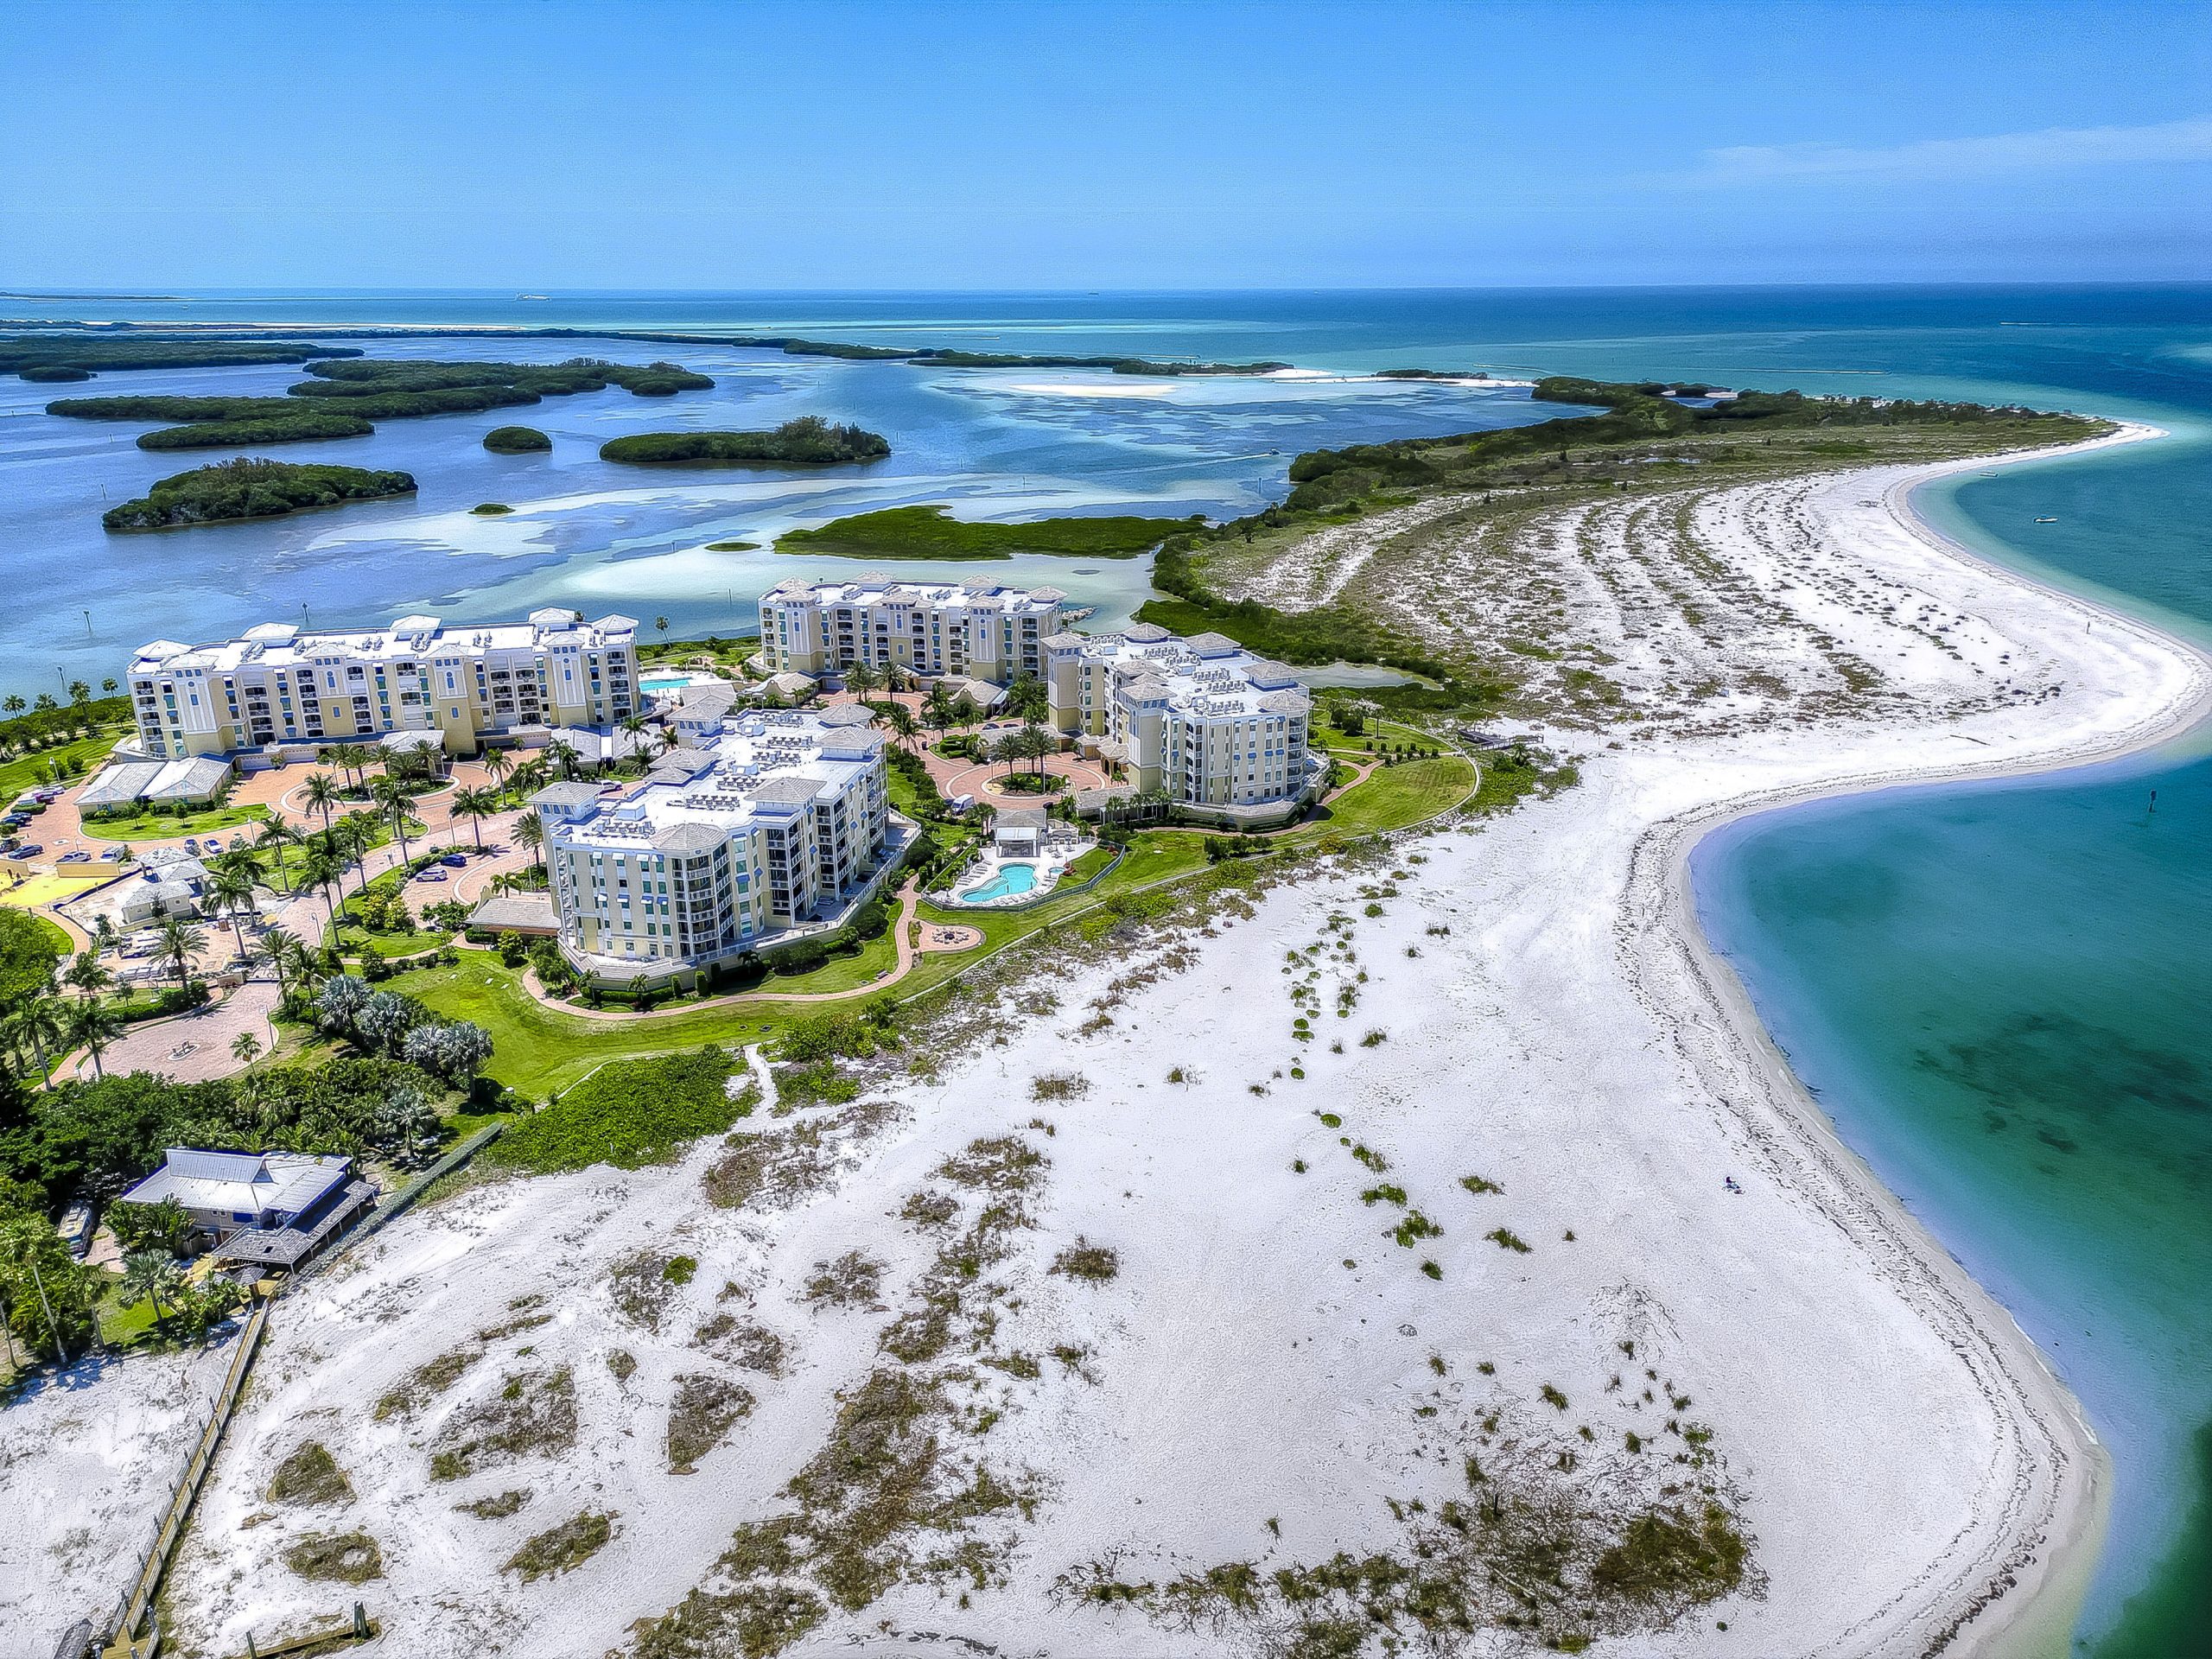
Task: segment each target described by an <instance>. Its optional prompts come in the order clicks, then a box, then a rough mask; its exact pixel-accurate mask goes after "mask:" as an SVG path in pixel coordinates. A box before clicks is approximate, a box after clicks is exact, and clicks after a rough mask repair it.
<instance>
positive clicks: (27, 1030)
mask: <svg viewBox="0 0 2212 1659" xmlns="http://www.w3.org/2000/svg"><path fill="white" fill-rule="evenodd" d="M13 1024H14V1028H15V1029H14V1034H15V1035H16V1036H17V1037H20V1038H25V1039H29V1042H30V1046H31V1052H32V1053H34V1054H35V1055H37V1056H38V1075H39V1079H40V1081H41V1083H43V1082H44V1081H45V1080H46V1077H48V1074H49V1073H50V1072H51V1071H53V1070H54V1065H53V1062H52V1061H50V1060H48V1058H46V1044H47V1039H48V1038H54V1039H57V1040H58V1039H60V1036H61V1034H62V1025H61V1010H60V1007H58V1006H56V1004H55V1002H54V999H53V998H52V997H50V996H46V995H35V996H32V997H30V998H29V999H28V1000H27V1001H24V1002H23V1003H22V1004H21V1005H20V1006H19V1007H17V1008H16V1017H15V1020H14V1022H13Z"/></svg>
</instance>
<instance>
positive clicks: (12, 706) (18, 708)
mask: <svg viewBox="0 0 2212 1659" xmlns="http://www.w3.org/2000/svg"><path fill="white" fill-rule="evenodd" d="M0 709H6V710H7V711H8V712H9V713H10V714H11V715H20V714H22V712H23V700H22V698H21V697H16V696H10V697H8V698H6V699H4V700H0Z"/></svg>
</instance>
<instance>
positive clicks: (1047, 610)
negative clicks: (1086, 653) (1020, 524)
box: [760, 575, 1067, 685]
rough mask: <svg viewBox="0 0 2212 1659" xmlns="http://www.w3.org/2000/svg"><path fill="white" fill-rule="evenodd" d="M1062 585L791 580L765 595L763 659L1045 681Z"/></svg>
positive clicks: (776, 667) (810, 667)
mask: <svg viewBox="0 0 2212 1659" xmlns="http://www.w3.org/2000/svg"><path fill="white" fill-rule="evenodd" d="M1066 599H1067V595H1066V594H1064V593H1062V592H1061V591H1060V590H1059V589H1058V588H1007V587H1002V586H1001V585H1000V584H999V583H997V582H893V581H892V580H890V579H889V578H888V577H886V576H880V575H864V576H862V577H861V578H860V579H859V580H858V581H856V582H779V583H777V584H776V586H774V587H773V588H770V589H769V590H768V591H767V592H766V594H762V595H761V596H760V654H761V657H762V658H764V659H765V660H766V664H767V666H768V669H769V671H770V672H772V673H778V674H785V673H789V674H810V675H820V674H834V673H836V671H838V670H840V669H843V668H849V667H851V666H852V665H853V664H855V663H865V664H868V666H869V667H870V668H874V669H877V670H883V669H887V668H891V667H894V666H895V667H897V668H899V669H903V670H905V671H906V672H908V673H910V674H912V675H915V676H917V677H926V678H930V679H936V678H938V677H952V678H967V679H972V680H988V681H989V682H990V683H992V684H993V685H1007V684H1010V683H1012V682H1014V680H1017V679H1019V678H1020V677H1023V676H1024V675H1027V676H1030V677H1040V678H1041V677H1043V674H1044V671H1045V663H1044V652H1043V646H1044V642H1045V641H1046V639H1049V638H1050V637H1051V636H1052V635H1053V634H1055V633H1057V632H1059V630H1060V626H1061V608H1062V606H1063V604H1064V603H1065V601H1066Z"/></svg>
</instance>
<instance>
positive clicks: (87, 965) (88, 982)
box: [61, 950, 115, 997]
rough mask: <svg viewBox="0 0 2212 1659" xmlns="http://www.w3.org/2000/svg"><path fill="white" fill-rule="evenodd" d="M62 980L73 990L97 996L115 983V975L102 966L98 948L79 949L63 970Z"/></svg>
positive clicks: (89, 995)
mask: <svg viewBox="0 0 2212 1659" xmlns="http://www.w3.org/2000/svg"><path fill="white" fill-rule="evenodd" d="M61 982H62V983H63V984H64V985H67V987H68V988H70V989H71V990H73V991H78V992H81V993H82V994H83V995H86V996H88V997H97V996H98V995H99V994H100V993H101V992H102V991H105V990H107V989H110V988H111V987H113V985H114V984H115V976H114V975H113V974H111V973H110V972H108V970H107V969H105V968H103V967H101V966H100V958H99V951H98V950H79V952H78V953H77V954H76V955H75V956H74V957H71V958H70V961H69V965H68V966H67V968H65V969H62V970H61Z"/></svg>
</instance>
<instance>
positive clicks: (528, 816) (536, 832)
mask: <svg viewBox="0 0 2212 1659" xmlns="http://www.w3.org/2000/svg"><path fill="white" fill-rule="evenodd" d="M515 844H516V845H517V846H518V847H527V848H529V849H530V853H531V862H533V863H534V864H536V865H537V868H538V869H540V870H541V871H542V870H543V869H544V868H545V825H544V824H543V823H542V822H541V821H540V820H539V818H538V816H537V813H535V812H525V813H524V814H523V815H522V817H520V818H518V819H517V820H516V821H515Z"/></svg>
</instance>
